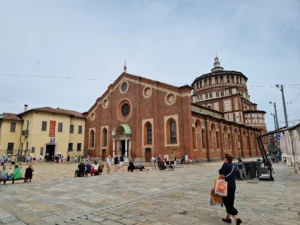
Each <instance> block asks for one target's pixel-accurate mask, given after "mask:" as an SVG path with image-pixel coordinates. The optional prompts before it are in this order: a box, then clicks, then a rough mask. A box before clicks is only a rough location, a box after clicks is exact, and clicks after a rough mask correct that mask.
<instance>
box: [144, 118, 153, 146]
mask: <svg viewBox="0 0 300 225" xmlns="http://www.w3.org/2000/svg"><path fill="white" fill-rule="evenodd" d="M144 132H145V136H144V137H145V138H144V140H145V144H146V145H152V125H151V123H150V122H147V123H146V124H145V129H144Z"/></svg>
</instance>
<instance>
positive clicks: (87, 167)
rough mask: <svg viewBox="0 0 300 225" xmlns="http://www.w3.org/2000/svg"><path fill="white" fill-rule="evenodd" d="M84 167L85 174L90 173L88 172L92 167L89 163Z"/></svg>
mask: <svg viewBox="0 0 300 225" xmlns="http://www.w3.org/2000/svg"><path fill="white" fill-rule="evenodd" d="M85 167H86V170H85V172H87V173H90V172H91V171H92V166H91V164H90V163H87V164H86V165H85Z"/></svg>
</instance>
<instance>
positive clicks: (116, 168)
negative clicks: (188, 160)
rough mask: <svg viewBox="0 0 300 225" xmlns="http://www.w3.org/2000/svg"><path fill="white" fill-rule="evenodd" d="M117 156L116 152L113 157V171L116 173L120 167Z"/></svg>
mask: <svg viewBox="0 0 300 225" xmlns="http://www.w3.org/2000/svg"><path fill="white" fill-rule="evenodd" d="M119 161H120V160H119V157H118V154H116V156H115V158H114V164H115V173H118V170H119V169H120V164H119Z"/></svg>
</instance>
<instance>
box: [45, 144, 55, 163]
mask: <svg viewBox="0 0 300 225" xmlns="http://www.w3.org/2000/svg"><path fill="white" fill-rule="evenodd" d="M54 154H55V145H46V161H54Z"/></svg>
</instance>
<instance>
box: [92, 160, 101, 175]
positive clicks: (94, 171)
mask: <svg viewBox="0 0 300 225" xmlns="http://www.w3.org/2000/svg"><path fill="white" fill-rule="evenodd" d="M98 167H99V165H98V164H97V161H94V164H93V165H92V170H91V173H98Z"/></svg>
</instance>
